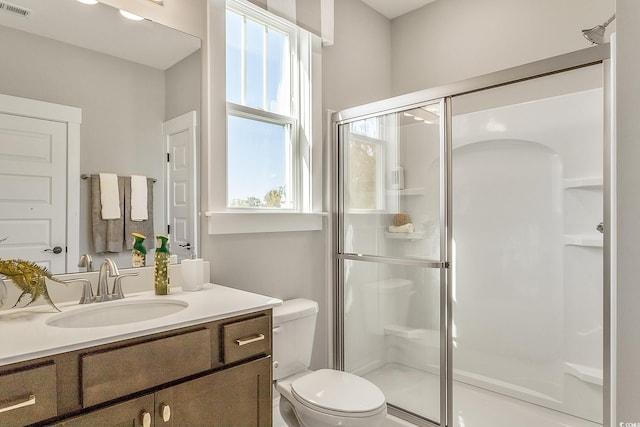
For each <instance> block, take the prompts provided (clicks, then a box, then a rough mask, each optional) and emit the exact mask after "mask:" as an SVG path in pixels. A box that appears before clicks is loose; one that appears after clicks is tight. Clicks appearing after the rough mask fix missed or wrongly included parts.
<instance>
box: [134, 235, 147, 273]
mask: <svg viewBox="0 0 640 427" xmlns="http://www.w3.org/2000/svg"><path fill="white" fill-rule="evenodd" d="M131 234H133V249H132V250H131V265H132V266H133V267H144V266H145V265H147V248H146V247H145V246H144V244H143V242H144V239H146V238H147V237H146V236H145V235H144V234H140V233H131Z"/></svg>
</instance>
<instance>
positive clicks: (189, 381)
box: [0, 285, 281, 426]
mask: <svg viewBox="0 0 640 427" xmlns="http://www.w3.org/2000/svg"><path fill="white" fill-rule="evenodd" d="M169 302H170V304H175V305H179V306H181V307H183V308H182V309H180V310H179V311H177V312H172V313H170V314H164V313H163V312H162V310H160V311H158V307H161V306H164V305H166V304H169ZM280 303H281V301H280V300H278V299H275V298H269V297H265V296H261V295H257V294H253V293H248V292H244V291H239V290H236V289H231V288H227V287H223V286H217V285H205V288H204V289H203V290H202V291H200V292H193V293H187V292H180V291H179V290H178V291H177V292H174V293H173V294H171V295H169V296H168V297H156V296H155V295H153V294H152V293H141V294H136V295H132V296H127V298H126V299H125V300H121V301H113V302H107V303H98V304H90V305H87V306H79V305H77V304H69V305H63V306H61V307H60V308H61V309H62V311H63V312H62V313H61V314H58V313H55V312H54V311H53V310H52V309H51V308H50V307H48V306H39V307H34V308H32V309H21V310H10V311H8V312H6V313H5V314H2V315H0V341H1V342H2V343H3V344H2V346H1V347H0V425H2V426H22V425H29V424H38V425H52V426H85V425H101V426H102V425H129V426H173V425H176V426H178V425H242V426H270V425H271V410H272V396H271V393H272V391H271V390H272V388H271V377H272V373H271V364H272V363H271V347H272V344H271V343H272V338H271V330H272V315H271V308H272V307H275V306H277V305H279V304H280ZM131 309H133V310H135V311H140V310H145V311H147V312H154V311H157V312H158V313H160V315H159V317H156V318H152V319H147V320H137V321H129V320H128V319H129V318H130V316H131V315H130V313H129V311H131ZM91 310H97V311H96V312H95V313H96V314H95V317H98V318H99V320H96V322H97V321H100V320H101V321H103V322H104V323H105V324H106V325H105V326H93V327H85V324H84V323H85V322H86V321H87V320H86V319H87V318H88V317H87V314H88V313H90V311H91ZM101 311H102V313H100V312H101ZM111 313H113V317H112V314H111ZM148 316H149V315H147V317H148ZM131 318H132V319H133V318H135V316H134V317H131ZM110 323H115V324H110ZM54 325H56V326H54Z"/></svg>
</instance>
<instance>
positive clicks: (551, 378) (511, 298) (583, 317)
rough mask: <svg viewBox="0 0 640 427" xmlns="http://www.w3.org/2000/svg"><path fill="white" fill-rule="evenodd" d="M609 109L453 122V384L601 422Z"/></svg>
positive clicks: (565, 100)
mask: <svg viewBox="0 0 640 427" xmlns="http://www.w3.org/2000/svg"><path fill="white" fill-rule="evenodd" d="M474 96H475V95H474ZM602 99H603V93H602V89H600V88H596V89H590V90H584V91H580V92H575V93H570V94H565V95H560V96H555V97H549V98H544V99H539V100H535V101H529V102H524V103H519V104H513V105H509V106H504V107H499V108H492V109H487V110H482V111H477V112H473V113H467V114H460V115H454V118H453V131H452V135H453V227H454V228H453V230H454V255H453V257H454V258H453V265H454V271H455V274H454V281H453V283H452V286H453V295H454V296H453V299H454V331H453V333H454V377H455V378H456V379H458V380H460V381H464V382H467V383H470V384H473V385H480V386H483V387H486V388H488V389H490V390H493V391H497V392H501V393H507V394H510V395H512V396H514V397H518V398H521V399H524V400H528V401H531V402H533V403H537V404H541V405H543V406H547V407H550V408H552V409H557V410H560V411H562V412H567V413H570V414H573V415H576V416H579V417H583V418H586V419H589V420H592V421H596V422H602V363H603V361H602V354H603V351H602V343H603V327H602V291H603V287H602V283H603V282H602V280H603V271H602V263H603V253H602V246H603V239H602V234H601V233H599V232H598V231H597V230H596V227H597V225H598V224H599V223H600V222H601V221H602V213H603V204H602V203H603V192H602V190H603V158H602V153H603V124H602V120H603V117H604V116H603V110H602V105H603V103H602ZM463 103H464V101H463ZM454 113H455V101H454ZM577 396H580V397H579V398H578V397H577Z"/></svg>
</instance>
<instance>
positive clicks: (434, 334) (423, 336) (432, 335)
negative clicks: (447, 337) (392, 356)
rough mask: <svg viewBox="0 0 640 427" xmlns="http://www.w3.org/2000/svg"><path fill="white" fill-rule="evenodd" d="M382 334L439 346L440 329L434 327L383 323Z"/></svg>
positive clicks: (430, 345)
mask: <svg viewBox="0 0 640 427" xmlns="http://www.w3.org/2000/svg"><path fill="white" fill-rule="evenodd" d="M384 334H385V335H390V336H394V337H400V338H405V339H409V340H420V341H421V342H422V343H423V344H425V345H426V346H429V347H439V346H440V331H438V330H436V329H419V328H409V327H407V326H402V325H385V327H384Z"/></svg>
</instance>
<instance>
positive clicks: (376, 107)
mask: <svg viewBox="0 0 640 427" xmlns="http://www.w3.org/2000/svg"><path fill="white" fill-rule="evenodd" d="M609 58H610V46H609V44H602V45H597V46H594V47H590V48H587V49H582V50H578V51H575V52H571V53H567V54H563V55H559V56H555V57H552V58H549V59H544V60H541V61H536V62H532V63H529V64H525V65H520V66H517V67H513V68H509V69H506V70H502V71H497V72H494V73H490V74H486V75H483V76H479V77H474V78H471V79H467V80H463V81H460V82H457V83H452V84H449V85H444V86H439V87H435V88H430V89H425V90H421V91H417V92H413V93H409V94H406V95H401V96H397V97H393V98H389V99H385V100H382V101H377V102H373V103H370V104H365V105H362V106H358V107H353V108H349V109H345V110H342V111H339V112H336V113H333V115H332V124H333V131H332V134H333V144H332V150H333V151H332V178H331V180H330V181H331V182H332V194H333V198H332V201H331V203H332V206H331V215H332V219H333V220H332V223H333V230H332V231H333V232H332V251H333V252H332V253H333V255H334V256H333V266H334V287H333V304H334V306H333V318H334V324H333V326H334V330H333V332H334V334H333V338H334V343H333V344H334V346H333V349H334V367H335V368H336V369H340V370H343V369H344V296H343V286H344V283H343V280H342V271H343V267H344V261H346V260H357V261H376V262H382V263H393V264H403V265H414V266H421V267H425V268H440V270H441V273H440V274H441V283H440V284H441V289H440V295H441V300H440V320H441V325H440V328H441V329H440V331H441V332H440V334H441V335H440V337H441V346H440V361H441V366H440V372H441V375H444V379H443V378H442V377H441V379H440V424H435V425H436V426H438V425H439V426H440V427H446V426H453V354H452V353H453V352H452V346H453V337H452V336H451V325H452V322H453V313H452V306H453V305H452V304H453V301H452V294H451V289H450V286H449V283H451V279H452V269H451V265H450V263H451V255H452V254H451V239H452V235H453V234H452V232H453V229H452V227H451V219H452V210H451V204H452V197H451V196H452V194H451V185H450V184H451V155H450V154H451V145H452V138H451V101H452V99H453V98H454V97H456V96H460V95H465V94H469V93H473V92H479V91H483V90H486V89H491V88H496V87H500V86H506V85H510V84H513V83H518V82H523V81H526V80H531V79H536V78H539V77H544V76H548V75H552V74H558V73H562V72H566V71H570V70H574V69H578V68H583V67H588V66H591V65H596V64H603V65H604V67H603V68H604V79H603V80H604V81H603V94H604V115H605V117H604V135H603V138H604V151H605V156H604V159H603V162H604V200H603V202H604V212H603V217H604V232H605V238H604V248H603V249H604V251H603V269H604V277H603V293H604V294H603V327H604V333H603V335H604V336H603V351H604V359H603V365H604V366H603V372H604V378H603V406H604V416H603V424H604V427H609V426H610V425H611V418H612V413H611V396H612V394H611V363H612V362H611V351H612V348H611V346H612V342H611V339H612V338H611V325H612V323H611V304H612V298H611V282H610V274H611V248H610V238H609V235H610V232H611V229H612V223H611V222H612V220H613V218H612V215H611V212H610V206H609V204H610V203H611V192H612V188H611V186H612V182H611V177H610V175H611V168H612V165H610V164H609V163H608V162H610V161H611V160H612V156H611V140H610V131H611V127H612V124H611V123H610V121H611V105H610V102H609V101H610V94H609V91H610V85H609V83H610V79H611V75H610V72H609V70H608V67H607V65H608V64H609V61H608V60H609ZM436 100H442V103H443V105H444V114H443V116H444V125H443V126H441V144H442V145H441V150H440V153H441V155H442V156H443V157H442V159H443V160H441V162H444V168H443V169H444V170H441V183H440V185H441V194H440V197H441V200H440V209H441V214H440V220H441V224H440V227H441V234H440V235H441V242H440V245H441V247H440V249H441V251H440V260H441V262H428V261H423V260H415V259H395V258H389V257H380V256H363V255H357V254H343V253H341V247H340V242H341V236H342V232H343V230H342V216H341V215H340V212H339V208H341V207H342V206H343V205H342V204H341V200H340V197H341V189H340V186H341V183H342V178H343V170H342V166H341V164H340V160H341V159H340V152H339V144H338V140H339V127H340V125H345V124H348V123H350V122H353V121H357V120H362V119H366V118H370V117H375V116H380V115H384V114H391V113H397V112H400V111H403V110H407V109H411V108H415V107H418V106H421V105H424V104H428V103H434V101H436ZM441 123H442V121H441ZM441 164H442V163H441ZM443 181H444V182H443ZM442 186H444V187H442ZM442 198H444V199H445V200H442ZM443 240H444V241H443ZM443 373H444V374H443ZM389 412H390V413H392V414H393V415H396V416H398V417H400V418H403V419H405V420H407V421H410V422H413V423H414V424H416V425H420V426H434V424H433V423H431V422H428V421H427V420H425V419H423V418H421V417H416V416H414V415H413V414H410V413H407V412H405V411H403V410H401V409H398V408H391V410H390V411H389Z"/></svg>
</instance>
